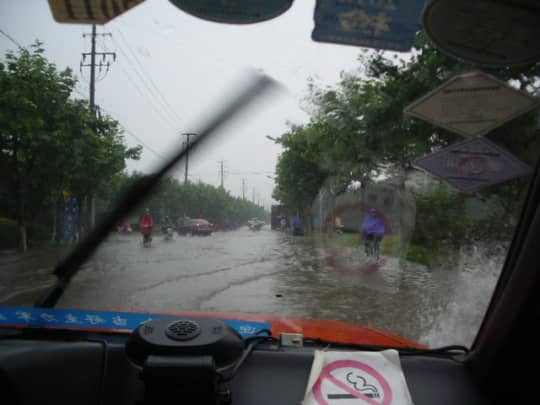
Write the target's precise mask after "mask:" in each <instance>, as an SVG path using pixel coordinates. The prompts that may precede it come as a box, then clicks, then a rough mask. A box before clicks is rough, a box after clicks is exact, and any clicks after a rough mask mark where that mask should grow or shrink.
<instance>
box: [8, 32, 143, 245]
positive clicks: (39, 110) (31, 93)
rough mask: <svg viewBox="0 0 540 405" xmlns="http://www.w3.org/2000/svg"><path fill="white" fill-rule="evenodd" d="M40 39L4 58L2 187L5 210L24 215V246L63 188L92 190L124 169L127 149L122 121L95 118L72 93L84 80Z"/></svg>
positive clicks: (131, 154) (133, 153)
mask: <svg viewBox="0 0 540 405" xmlns="http://www.w3.org/2000/svg"><path fill="white" fill-rule="evenodd" d="M43 53H44V49H43V47H42V44H41V43H40V42H36V43H34V44H33V45H32V46H31V47H30V49H19V50H18V51H17V53H15V52H7V53H6V55H5V60H4V61H3V62H2V63H0V168H1V169H2V170H3V173H6V174H7V175H6V176H2V181H1V182H0V188H1V190H2V194H3V196H4V197H6V198H7V200H8V202H6V203H4V204H3V206H2V209H3V211H4V212H5V213H6V214H7V215H8V216H12V217H14V218H16V221H17V224H18V229H19V240H20V242H19V246H20V247H21V249H22V250H26V248H27V224H28V223H30V222H33V221H34V220H36V218H42V217H46V218H49V221H48V222H49V223H51V222H52V217H53V215H51V213H52V212H54V207H55V205H56V202H57V200H58V198H59V197H60V195H61V192H62V190H65V189H71V190H72V191H74V192H77V193H81V194H84V193H89V192H93V191H95V190H96V189H97V188H99V186H100V183H101V182H106V181H107V179H108V178H109V177H110V176H112V175H113V174H114V173H117V172H119V171H121V170H123V169H124V167H125V166H124V165H125V159H126V158H138V156H139V154H140V148H133V149H127V148H126V147H125V145H124V143H123V138H122V136H121V133H120V131H119V127H118V123H117V122H116V121H114V120H112V119H110V118H109V117H95V116H94V115H93V114H92V113H91V112H90V110H89V108H88V105H87V103H86V102H84V101H79V100H72V99H70V95H71V92H72V90H73V87H74V85H75V83H76V80H75V78H74V76H73V74H72V72H71V71H70V69H65V70H62V71H60V70H58V68H57V67H56V65H54V64H53V63H50V62H48V61H47V59H46V58H45V57H44V56H43Z"/></svg>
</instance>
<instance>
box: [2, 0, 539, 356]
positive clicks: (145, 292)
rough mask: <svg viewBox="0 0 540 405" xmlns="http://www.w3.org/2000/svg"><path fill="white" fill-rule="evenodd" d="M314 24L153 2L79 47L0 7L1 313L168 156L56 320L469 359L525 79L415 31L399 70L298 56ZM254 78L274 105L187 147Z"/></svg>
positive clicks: (518, 169) (523, 116)
mask: <svg viewBox="0 0 540 405" xmlns="http://www.w3.org/2000/svg"><path fill="white" fill-rule="evenodd" d="M283 3H288V2H283ZM313 13H314V2H308V1H296V2H294V3H293V4H292V6H291V7H290V8H289V9H287V10H286V11H285V12H283V14H281V15H279V16H277V17H276V18H273V19H269V20H268V21H264V22H260V23H257V24H248V25H230V24H222V23H216V22H211V21H207V20H204V19H200V18H197V17H196V16H194V15H192V14H190V13H186V12H184V11H182V10H181V9H180V8H178V7H176V6H175V5H174V4H172V2H160V1H150V0H149V1H145V2H143V3H142V4H140V5H137V6H136V7H134V8H133V9H132V10H129V11H127V12H126V13H124V14H122V15H120V16H119V17H116V18H115V19H113V20H112V21H110V22H108V23H107V24H105V25H98V26H94V28H93V26H92V25H83V24H60V23H58V22H56V21H55V20H54V19H53V17H52V15H51V11H50V9H49V5H48V3H47V2H43V1H41V2H37V1H35V2H10V3H9V4H8V2H2V4H1V5H0V28H1V32H0V168H1V170H2V172H3V175H2V176H0V178H1V179H0V194H1V197H0V249H1V253H2V254H1V256H0V262H1V265H2V266H1V267H2V270H0V304H1V305H3V306H31V305H33V303H34V302H35V301H36V299H37V298H38V297H40V296H42V295H43V294H44V292H45V290H46V289H47V288H48V287H50V286H51V285H52V284H53V283H54V281H55V277H54V276H53V274H52V270H53V268H54V265H55V264H56V262H57V261H58V260H60V259H61V258H62V257H65V256H66V255H67V254H68V252H70V251H71V250H72V249H73V248H74V247H75V246H76V245H77V243H78V242H79V241H80V240H81V239H83V238H84V237H85V236H86V235H88V233H89V232H91V230H92V229H93V228H94V227H95V224H96V223H99V221H100V220H101V219H103V218H104V217H105V216H106V215H107V214H108V213H110V212H111V211H112V209H113V207H114V206H115V204H116V201H117V199H118V197H119V196H120V195H121V194H122V192H123V191H124V190H126V189H127V188H128V187H130V186H131V185H132V184H134V183H135V182H137V181H138V180H140V179H141V178H145V176H148V175H150V174H151V173H154V172H155V171H156V170H157V168H158V167H159V166H160V165H161V164H163V163H164V162H165V161H166V160H167V159H168V158H169V157H170V156H171V154H173V153H175V151H178V150H182V149H183V150H186V151H187V156H186V158H184V159H182V160H181V162H180V164H179V165H177V166H176V167H175V169H174V170H172V171H170V172H169V174H168V175H167V176H166V177H165V178H164V179H163V180H162V181H161V183H160V185H159V187H158V188H157V189H156V190H155V191H154V192H153V194H151V195H149V196H147V197H146V198H145V199H144V200H143V201H141V202H140V204H139V205H138V207H137V209H136V210H135V211H133V212H126V213H125V216H124V217H123V218H121V219H119V220H118V224H117V227H116V230H115V231H114V232H113V233H111V235H110V236H109V237H108V238H107V240H106V241H105V242H104V243H103V244H102V245H101V247H100V248H99V250H98V251H97V252H96V253H95V254H94V255H93V256H92V258H91V260H89V261H88V262H87V263H86V264H85V265H84V266H83V267H82V268H81V270H80V272H78V273H77V275H76V276H75V278H74V279H73V280H72V282H71V284H70V285H69V287H68V288H67V290H66V292H65V293H64V294H63V296H62V297H61V299H60V301H59V302H58V304H57V306H58V307H62V308H83V309H95V310H106V309H114V310H119V309H121V310H127V311H156V312H159V311H162V312H163V311H165V312H174V311H197V312H202V313H205V314H212V313H220V314H223V313H241V314H249V315H251V316H253V315H261V316H262V315H270V316H275V317H290V318H306V319H317V320H340V321H344V322H348V323H351V324H354V325H358V326H360V327H363V328H374V329H378V330H381V331H384V332H388V333H391V334H395V335H399V336H402V337H404V338H407V339H411V340H413V341H416V342H419V343H422V344H425V345H427V346H439V345H445V344H463V345H467V346H469V345H471V344H472V342H473V339H474V337H475V335H476V333H477V331H478V328H479V327H480V323H481V321H482V318H483V316H484V314H485V311H486V308H487V306H488V304H489V300H490V298H491V295H492V293H493V290H494V287H495V284H496V281H497V279H498V277H499V275H500V272H501V269H502V266H503V264H504V261H505V258H506V255H507V252H508V249H509V246H510V243H511V240H512V237H513V233H514V230H515V227H516V225H517V223H518V219H519V216H520V212H521V209H522V206H523V202H524V198H525V196H526V192H527V187H528V184H529V181H530V177H531V174H532V173H533V169H534V167H535V164H536V160H537V159H538V156H539V151H540V137H539V134H538V131H539V130H538V116H537V114H538V113H537V110H536V109H535V107H536V99H535V98H534V97H535V96H536V95H537V92H538V87H537V85H538V80H539V75H538V74H539V72H538V67H537V65H534V66H529V67H527V69H521V68H501V69H494V68H491V69H481V68H478V67H477V66H473V65H470V64H466V63H464V62H460V61H459V60H458V59H456V58H453V57H451V56H449V55H447V54H446V53H444V52H442V51H440V50H438V49H437V48H436V47H435V46H434V45H433V43H432V42H431V41H430V39H429V37H428V35H427V34H426V32H425V31H424V30H422V29H421V30H420V31H418V32H417V34H416V39H415V42H414V46H413V47H412V49H410V50H409V51H407V52H394V51H388V50H386V51H384V50H375V49H372V48H362V47H358V46H348V45H337V44H330V43H321V42H315V41H313V40H312V38H311V32H312V30H313V24H314V22H313V21H314V18H313ZM350 18H352V17H350ZM351 21H352V20H351ZM379 23H380V24H383V26H384V21H380V22H379ZM344 24H345V23H344ZM351 29H352V28H351ZM381 29H382V28H381ZM249 71H256V72H258V73H259V74H266V75H268V76H270V77H271V78H273V79H274V80H275V81H276V82H278V83H279V84H280V85H281V88H282V91H281V92H279V94H272V95H268V96H264V97H262V98H263V99H262V100H258V101H257V102H256V103H255V104H254V105H252V106H250V109H249V111H248V112H247V113H245V114H242V115H240V116H238V117H236V118H235V119H234V120H233V121H231V122H229V123H228V125H227V126H226V127H224V128H222V129H220V131H219V132H220V134H219V137H218V136H216V138H215V139H211V140H210V141H209V142H208V143H207V144H205V145H202V146H200V147H197V148H194V149H193V150H191V149H190V145H191V144H192V143H193V142H194V141H195V140H196V139H197V136H198V135H199V133H198V131H199V129H200V127H201V125H202V123H204V122H205V120H206V119H208V118H209V117H210V116H211V115H212V114H214V111H215V110H216V109H219V108H221V107H222V106H223V105H225V104H227V103H228V100H229V98H230V97H229V96H230V94H232V93H234V91H236V90H237V88H239V87H242V86H243V85H244V83H245V81H246V76H248V75H249V74H248V73H247V72H249ZM441 86H442V87H441ZM452 86H453V87H452ZM456 86H457V87H459V86H461V87H459V91H458V90H456ZM467 86H469V87H467ZM475 86H476V87H475ZM490 86H491V87H490ZM493 86H498V87H497V89H502V90H501V92H502V94H503V95H501V96H499V95H497V96H487V97H485V98H483V99H482V98H480V96H479V95H478V91H477V92H476V93H474V92H473V90H471V89H473V88H475V89H477V90H478V89H479V88H482V89H490V88H491V89H493ZM464 88H467V89H468V90H467V91H465V90H463V89H464ZM437 89H440V91H437ZM450 93H452V94H456V96H455V97H454V96H448V97H447V96H446V95H447V94H450ZM439 96H440V97H443V98H442V99H441V101H440V102H439V104H437V105H435V106H434V104H433V103H435V101H436V100H438V99H437V97H439ZM458 96H459V97H458ZM444 97H446V98H444ZM434 100H435V101H434ZM422 103H426V104H422ZM472 110H474V111H473V113H471V111H472ZM492 111H495V113H493V117H491V116H489V117H488V118H486V114H488V115H489V114H491V112H492ZM452 114H453V115H452ZM460 114H461V115H460ZM465 114H468V117H469V118H468V119H469V121H467V122H465V121H460V120H459V119H458V118H459V117H461V116H463V115H465ZM471 114H472V116H473V118H475V117H476V118H477V120H476V121H475V119H473V118H470V116H471ZM447 115H448V116H455V117H458V118H456V119H455V120H454V121H451V120H450V118H449V119H448V120H445V119H446V118H447ZM480 121H482V122H484V123H485V122H486V121H489V122H490V123H489V125H486V126H485V127H481V125H480V124H478V122H480ZM482 125H483V124H482ZM482 131H483V132H482ZM294 323H295V320H294V319H292V320H291V321H290V324H291V325H294Z"/></svg>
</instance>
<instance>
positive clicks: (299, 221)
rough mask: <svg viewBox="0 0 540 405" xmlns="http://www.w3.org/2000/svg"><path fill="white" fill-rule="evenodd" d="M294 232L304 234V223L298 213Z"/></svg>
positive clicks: (294, 221) (294, 223) (294, 222)
mask: <svg viewBox="0 0 540 405" xmlns="http://www.w3.org/2000/svg"><path fill="white" fill-rule="evenodd" d="M293 234H294V235H303V234H304V224H303V223H302V219H301V218H300V215H297V216H296V217H295V218H294V220H293Z"/></svg>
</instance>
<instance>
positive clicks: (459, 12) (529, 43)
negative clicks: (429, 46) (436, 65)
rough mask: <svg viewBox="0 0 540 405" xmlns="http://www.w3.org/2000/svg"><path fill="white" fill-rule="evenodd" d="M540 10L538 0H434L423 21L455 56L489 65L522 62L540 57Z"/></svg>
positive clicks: (438, 41) (432, 37) (497, 65)
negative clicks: (539, 17)
mask: <svg viewBox="0 0 540 405" xmlns="http://www.w3.org/2000/svg"><path fill="white" fill-rule="evenodd" d="M523 3H527V4H523ZM539 13H540V5H539V3H538V2H537V1H536V0H525V1H519V2H517V1H516V2H511V1H504V2H503V1H501V2H495V1H493V0H475V1H470V0H431V1H430V3H429V4H428V5H427V7H426V9H425V11H424V17H423V24H424V27H425V30H426V32H427V34H428V36H429V37H430V38H431V40H432V41H433V42H434V43H435V45H437V47H438V48H440V49H441V50H442V51H443V52H446V53H448V54H449V55H451V56H454V57H457V58H459V59H462V60H464V61H466V62H469V63H473V64H477V65H483V66H489V67H504V66H519V65H527V64H532V63H535V62H537V61H538V60H540V46H538V38H540V24H538V15H539Z"/></svg>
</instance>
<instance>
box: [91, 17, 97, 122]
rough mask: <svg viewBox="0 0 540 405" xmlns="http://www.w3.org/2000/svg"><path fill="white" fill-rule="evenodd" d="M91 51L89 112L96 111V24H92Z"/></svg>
mask: <svg viewBox="0 0 540 405" xmlns="http://www.w3.org/2000/svg"><path fill="white" fill-rule="evenodd" d="M91 49H92V50H91V51H90V111H92V114H95V111H96V100H95V94H96V24H92V48H91Z"/></svg>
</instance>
